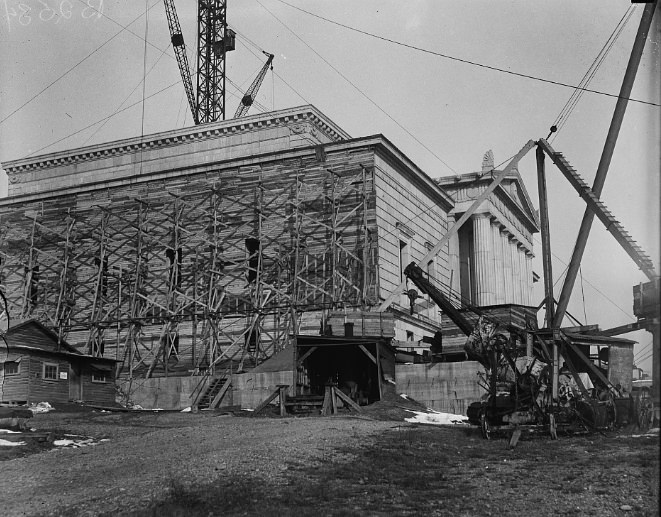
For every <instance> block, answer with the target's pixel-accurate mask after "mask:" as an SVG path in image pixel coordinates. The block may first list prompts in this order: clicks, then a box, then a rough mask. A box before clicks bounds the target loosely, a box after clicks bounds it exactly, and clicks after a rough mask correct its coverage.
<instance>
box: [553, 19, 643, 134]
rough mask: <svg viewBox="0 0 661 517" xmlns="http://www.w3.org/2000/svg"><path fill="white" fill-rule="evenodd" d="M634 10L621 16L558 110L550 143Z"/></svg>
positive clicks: (565, 121)
mask: <svg viewBox="0 0 661 517" xmlns="http://www.w3.org/2000/svg"><path fill="white" fill-rule="evenodd" d="M635 9H636V7H635V6H629V8H628V9H627V11H626V12H625V13H624V15H623V16H622V18H620V21H619V22H618V23H617V25H616V26H615V29H613V32H611V34H610V36H609V37H608V39H607V40H606V43H604V46H603V47H602V48H601V50H600V51H599V53H598V54H597V57H596V58H595V59H594V61H592V64H591V65H590V67H589V68H588V70H587V72H585V75H583V78H582V79H581V81H580V83H579V84H578V88H576V89H575V90H574V91H573V93H572V94H571V96H570V97H569V99H568V100H567V102H566V103H565V105H564V106H563V108H562V110H560V113H559V114H558V116H557V117H556V119H555V120H554V121H553V124H552V125H551V134H553V138H551V140H550V142H552V141H553V140H554V139H555V137H556V136H557V134H558V133H559V132H560V130H561V129H562V128H563V127H564V125H565V124H566V123H567V120H568V119H569V117H570V115H571V114H572V113H573V111H574V109H575V108H576V106H577V105H578V102H579V101H580V99H581V97H582V96H583V94H584V93H585V90H584V89H583V88H585V87H586V86H587V85H588V84H589V83H590V82H591V81H592V79H593V78H594V76H595V75H596V73H597V71H598V70H599V68H600V67H601V65H602V64H603V62H604V60H605V59H606V56H607V55H608V53H609V52H610V51H611V49H612V48H613V45H614V44H615V42H616V41H617V39H618V38H619V37H620V34H622V31H623V30H624V27H625V26H626V25H627V23H628V22H629V20H630V19H631V17H632V16H633V14H634V12H635ZM551 134H549V136H551Z"/></svg>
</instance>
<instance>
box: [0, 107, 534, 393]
mask: <svg viewBox="0 0 661 517" xmlns="http://www.w3.org/2000/svg"><path fill="white" fill-rule="evenodd" d="M3 167H4V169H5V170H6V172H7V174H8V177H9V197H8V198H6V199H1V200H0V286H2V290H3V291H4V293H5V296H6V298H7V301H8V313H9V325H12V324H13V323H14V322H17V321H25V320H26V319H37V320H38V321H40V322H41V323H42V324H44V325H46V326H47V327H48V328H50V329H52V330H54V331H55V332H56V333H57V334H58V335H59V337H60V339H62V340H65V341H66V342H67V343H69V344H71V345H74V346H75V347H77V348H78V349H80V350H81V351H82V352H84V353H86V354H90V355H93V356H98V357H107V358H112V359H116V360H117V361H118V362H117V365H118V366H117V368H118V370H117V376H118V378H119V379H124V381H125V382H128V384H125V386H130V388H127V389H129V390H136V391H137V390H139V389H141V388H145V387H150V388H151V389H158V387H159V386H161V387H162V388H163V389H167V388H166V385H167V384H168V383H171V384H172V383H178V384H176V385H177V390H179V391H182V392H184V393H185V395H186V396H189V395H190V393H191V392H192V391H193V390H194V386H195V385H196V383H197V384H199V381H198V379H199V377H200V376H206V377H208V378H210V379H213V378H214V377H222V378H226V376H227V374H237V372H238V373H240V372H250V371H251V370H253V369H254V368H255V367H257V370H255V371H259V366H258V365H261V364H263V363H264V362H265V361H266V360H267V359H270V358H273V357H275V356H277V355H278V354H281V353H282V351H283V350H293V354H292V355H291V357H290V356H288V355H286V354H285V355H284V357H287V358H288V359H286V361H285V362H287V361H290V362H289V364H290V367H289V368H285V367H282V368H281V369H282V370H286V369H289V370H290V371H291V372H292V375H293V372H294V371H297V373H296V376H297V378H296V380H294V379H293V378H290V379H289V381H290V382H292V384H294V383H295V384H296V385H298V386H299V387H302V389H303V388H305V386H306V383H309V382H310V381H309V376H307V374H308V373H309V372H306V371H305V365H304V364H303V363H302V362H301V361H300V359H301V356H302V355H303V349H300V350H299V351H298V353H297V346H300V345H301V343H303V344H305V346H307V348H306V349H305V350H306V352H305V353H308V355H309V354H311V353H312V352H310V350H312V349H313V348H314V349H316V348H317V347H318V346H322V345H323V343H322V342H321V341H323V339H322V338H324V337H325V338H328V339H331V337H332V336H336V337H337V336H338V335H340V336H343V337H344V338H351V337H353V338H356V339H357V338H359V337H362V338H364V339H367V338H369V339H367V340H366V341H364V342H361V343H362V344H361V343H359V344H360V345H361V346H362V347H363V349H364V352H365V354H364V355H366V357H368V359H369V358H371V360H372V363H374V364H375V365H376V366H375V368H376V370H378V371H379V372H381V373H383V372H382V369H387V367H386V366H384V365H382V364H381V363H380V362H379V361H377V360H376V359H375V357H378V355H379V350H382V349H380V348H379V345H378V343H377V342H378V341H379V340H381V341H382V342H383V343H385V344H386V345H387V346H388V347H390V349H391V350H397V349H399V350H408V351H416V350H417V351H423V350H424V349H428V348H429V346H430V345H429V343H430V342H431V341H432V340H433V338H434V336H436V335H438V333H439V332H441V331H442V319H441V314H440V311H439V309H438V307H436V306H435V305H434V304H433V303H432V302H431V301H430V300H429V299H427V298H425V297H415V296H410V293H409V292H408V290H404V291H403V292H402V293H401V294H399V295H398V298H397V299H395V301H394V303H393V304H392V305H391V306H390V307H389V308H388V311H387V314H380V313H378V312H377V307H378V306H379V304H380V302H381V301H382V300H383V299H384V298H385V297H386V296H387V295H389V294H390V293H392V292H393V290H395V289H396V288H397V287H398V286H399V285H400V284H401V282H402V280H403V278H404V276H403V268H404V267H405V266H406V265H407V264H408V263H409V262H412V261H416V262H418V261H419V260H420V259H421V258H422V257H423V256H424V255H425V254H426V253H427V251H428V250H430V249H431V248H432V247H433V246H434V245H435V244H436V243H437V242H438V241H439V240H440V239H441V237H442V236H443V235H444V234H445V233H446V231H447V229H448V228H449V226H450V225H451V224H452V223H453V222H454V221H456V220H457V219H458V218H459V217H460V216H461V215H462V213H463V212H464V211H465V210H466V207H467V206H468V205H469V204H470V202H471V201H472V200H473V199H474V198H475V197H476V195H479V193H480V192H481V191H484V189H486V187H487V185H488V183H489V181H490V178H491V177H492V175H493V172H494V164H493V157H492V155H491V154H490V153H487V154H486V155H485V157H484V160H483V166H482V170H481V171H478V172H474V173H469V174H465V175H461V176H455V177H447V178H441V179H438V180H433V179H431V178H430V176H428V175H427V174H426V173H425V172H423V171H422V170H420V169H419V168H418V167H417V166H416V165H415V164H414V163H413V162H412V161H411V160H410V159H409V158H408V157H407V156H406V155H404V154H403V153H402V152H401V151H400V150H398V149H397V147H395V145H393V144H392V143H391V142H390V141H389V140H388V139H386V138H385V137H384V136H382V135H374V136H367V137H360V138H351V137H350V136H349V135H348V134H347V133H346V132H345V131H343V130H342V129H341V128H340V127H338V126H337V125H336V124H335V123H334V122H333V121H331V120H330V119H329V118H328V117H326V116H325V115H324V114H322V113H321V112H319V111H318V110H317V109H316V108H314V107H313V106H304V107H299V108H293V109H286V110H282V111H277V112H271V113H266V114H260V115H253V116H248V117H245V118H242V119H235V120H227V121H223V122H217V123H209V124H204V125H200V126H196V127H192V128H184V129H178V130H174V131H168V132H164V133H159V134H154V135H147V136H144V137H141V138H140V137H138V138H131V139H126V140H120V141H115V142H110V143H106V144H100V145H94V146H89V147H84V148H79V149H73V150H69V151H63V152H57V153H52V154H47V155H41V156H36V157H31V158H27V159H21V160H16V161H12V162H5V163H4V164H3ZM537 226H538V223H537V219H536V215H535V211H534V209H533V207H532V203H531V202H530V199H529V197H528V195H527V193H526V189H525V187H524V185H523V183H522V181H521V178H520V176H519V173H518V172H517V171H516V170H515V171H513V172H512V173H511V174H510V175H509V176H508V177H507V178H506V180H505V181H503V182H502V183H501V184H500V185H499V186H498V188H497V189H496V190H495V191H494V192H493V193H492V194H491V195H490V197H489V198H488V200H487V202H486V203H484V204H483V205H482V208H481V209H480V211H479V213H476V214H475V215H474V216H472V217H471V221H470V224H465V225H464V226H463V227H462V229H461V230H460V231H459V233H458V234H457V235H456V236H455V237H454V238H453V239H451V240H450V242H449V243H448V245H447V246H445V247H444V248H443V249H442V250H441V251H440V252H439V253H438V254H437V255H436V257H435V258H434V259H432V260H430V261H429V262H428V263H426V264H421V267H423V269H425V270H426V272H427V273H428V275H429V277H430V278H432V279H434V281H435V282H436V283H437V284H438V285H439V286H441V288H442V289H443V290H444V292H445V293H446V294H447V295H448V296H449V297H450V299H452V300H454V301H455V302H456V304H457V305H458V306H459V305H462V303H463V304H466V303H470V304H476V305H481V306H484V305H499V304H517V305H521V306H529V305H532V303H531V302H532V300H531V288H532V282H533V272H532V268H531V259H532V235H533V233H535V232H536V231H537ZM495 271H499V274H494V272H495ZM338 321H339V322H340V323H346V322H349V321H352V322H357V323H356V324H355V325H354V326H353V329H352V330H351V331H348V329H347V327H345V326H342V329H341V331H340V329H339V328H338V324H337V322H338ZM375 322H376V323H375ZM315 339H316V340H317V341H315ZM370 339H371V341H370ZM320 340H321V341H320ZM372 345H374V346H372ZM370 347H371V348H370ZM383 350H385V349H383ZM383 350H382V351H383ZM383 353H386V352H385V351H384V352H383ZM393 353H394V352H393ZM297 358H298V359H297ZM295 365H296V366H295ZM376 370H375V371H376ZM379 377H381V375H379ZM165 378H167V379H168V380H167V381H165V380H164V379H165ZM186 378H188V379H191V380H189V381H186V380H184V379H186ZM137 379H140V382H137ZM253 380H254V379H253ZM379 382H380V379H379ZM182 398H183V395H182ZM182 404H183V402H182V403H181V404H180V405H182ZM170 405H174V406H176V405H177V404H176V403H173V404H170Z"/></svg>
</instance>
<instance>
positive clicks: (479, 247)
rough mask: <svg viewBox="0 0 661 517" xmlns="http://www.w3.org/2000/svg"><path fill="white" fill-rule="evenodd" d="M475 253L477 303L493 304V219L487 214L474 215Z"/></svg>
mask: <svg viewBox="0 0 661 517" xmlns="http://www.w3.org/2000/svg"><path fill="white" fill-rule="evenodd" d="M471 219H472V220H473V249H474V253H475V293H476V298H477V299H476V303H477V305H493V304H494V289H493V277H494V274H493V262H492V255H493V249H492V248H493V246H492V238H491V220H490V219H489V217H488V215H486V214H477V215H474V216H472V218H471Z"/></svg>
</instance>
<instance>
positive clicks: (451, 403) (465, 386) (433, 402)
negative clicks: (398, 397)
mask: <svg viewBox="0 0 661 517" xmlns="http://www.w3.org/2000/svg"><path fill="white" fill-rule="evenodd" d="M482 371H484V369H483V368H482V366H481V365H480V363H478V362H475V361H465V362H461V363H436V364H398V365H396V366H395V378H396V380H397V393H405V394H406V395H408V396H409V397H411V398H414V399H415V400H417V401H418V402H421V403H423V404H425V405H426V406H428V407H430V408H432V409H435V410H437V411H443V412H447V413H454V414H459V415H465V414H466V409H467V408H468V406H469V405H470V404H471V403H472V402H477V401H479V400H480V398H481V397H482V395H484V394H485V393H486V392H485V390H483V389H482V388H481V387H480V386H479V384H478V372H482Z"/></svg>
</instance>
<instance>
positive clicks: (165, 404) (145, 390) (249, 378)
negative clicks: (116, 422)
mask: <svg viewBox="0 0 661 517" xmlns="http://www.w3.org/2000/svg"><path fill="white" fill-rule="evenodd" d="M201 380H202V377H199V376H196V377H160V378H152V379H134V380H133V384H132V386H130V387H129V381H126V380H123V381H119V385H120V388H121V390H122V391H123V392H124V393H129V392H130V393H131V402H132V403H133V404H138V405H140V406H142V407H143V408H145V409H185V408H187V407H190V405H191V404H192V403H193V399H192V397H191V395H192V394H193V392H194V391H195V388H196V387H197V385H198V383H199V382H200V381H201ZM278 384H287V385H289V386H292V385H293V384H294V374H293V372H292V371H291V370H290V371H280V372H264V373H253V372H250V373H241V374H235V375H232V385H231V387H230V389H229V390H228V392H227V394H226V395H225V397H223V400H222V402H221V405H220V407H223V406H241V408H243V409H254V408H256V407H257V406H258V405H259V404H260V403H261V402H262V401H263V400H264V399H266V398H267V397H268V396H269V395H270V394H271V393H273V392H274V391H275V390H276V388H277V385H278ZM129 388H130V389H129Z"/></svg>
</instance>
